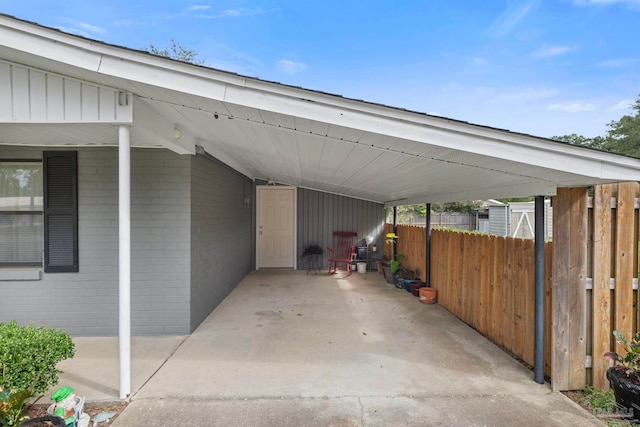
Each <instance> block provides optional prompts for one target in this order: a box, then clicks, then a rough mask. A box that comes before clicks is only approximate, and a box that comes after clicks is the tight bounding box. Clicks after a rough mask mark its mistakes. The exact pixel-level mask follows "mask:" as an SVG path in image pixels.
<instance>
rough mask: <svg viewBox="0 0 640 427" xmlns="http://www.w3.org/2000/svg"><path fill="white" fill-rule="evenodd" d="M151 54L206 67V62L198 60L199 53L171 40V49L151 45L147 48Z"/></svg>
mask: <svg viewBox="0 0 640 427" xmlns="http://www.w3.org/2000/svg"><path fill="white" fill-rule="evenodd" d="M144 50H146V51H147V52H149V53H152V54H154V55H158V56H165V57H167V58H171V59H175V60H178V61H182V62H191V63H192V64H196V65H204V60H203V59H200V58H198V54H199V53H198V51H197V50H194V49H188V48H186V47H185V46H183V45H182V44H181V43H179V42H177V41H175V40H174V39H171V45H170V46H169V47H165V48H164V49H160V48H157V47H156V46H154V45H152V44H150V45H149V47H147V48H145V49H144Z"/></svg>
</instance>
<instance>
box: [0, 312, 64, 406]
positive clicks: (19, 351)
mask: <svg viewBox="0 0 640 427" xmlns="http://www.w3.org/2000/svg"><path fill="white" fill-rule="evenodd" d="M74 354H75V346H74V344H73V341H72V340H71V338H70V337H69V335H68V334H67V333H66V332H64V331H61V330H58V329H51V328H45V327H43V326H40V327H37V328H36V327H34V326H33V325H28V326H18V324H17V323H16V322H15V321H11V322H9V323H0V386H2V388H4V389H5V390H12V391H17V390H31V391H32V393H33V394H36V393H44V392H45V391H47V390H48V389H49V388H51V387H53V386H55V385H56V384H57V383H58V381H59V377H58V374H60V373H61V371H60V370H58V369H57V368H56V365H57V364H58V362H60V361H62V360H64V359H68V358H71V357H73V356H74Z"/></svg>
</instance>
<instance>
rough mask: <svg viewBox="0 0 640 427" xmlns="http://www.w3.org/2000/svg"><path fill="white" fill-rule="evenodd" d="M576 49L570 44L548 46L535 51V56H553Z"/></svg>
mask: <svg viewBox="0 0 640 427" xmlns="http://www.w3.org/2000/svg"><path fill="white" fill-rule="evenodd" d="M572 50H574V49H573V48H571V47H569V46H546V47H543V48H540V49H538V50H536V51H535V52H533V56H535V57H537V58H552V57H554V56H560V55H564V54H566V53H569V52H571V51H572Z"/></svg>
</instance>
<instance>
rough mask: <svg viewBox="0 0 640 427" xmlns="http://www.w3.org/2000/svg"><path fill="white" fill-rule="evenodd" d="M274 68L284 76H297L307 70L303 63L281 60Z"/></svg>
mask: <svg viewBox="0 0 640 427" xmlns="http://www.w3.org/2000/svg"><path fill="white" fill-rule="evenodd" d="M276 68H277V69H278V70H280V71H282V72H284V73H286V74H297V73H299V72H301V71H303V70H304V69H305V68H307V65H306V64H305V63H303V62H296V61H292V60H290V59H281V60H279V61H278V62H276Z"/></svg>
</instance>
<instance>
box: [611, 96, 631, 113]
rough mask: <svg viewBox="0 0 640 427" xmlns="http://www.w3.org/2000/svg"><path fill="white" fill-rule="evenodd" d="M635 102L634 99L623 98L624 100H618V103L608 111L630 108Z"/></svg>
mask: <svg viewBox="0 0 640 427" xmlns="http://www.w3.org/2000/svg"><path fill="white" fill-rule="evenodd" d="M633 103H634V102H633V100H632V99H623V100H622V101H620V102H618V103H617V104H616V105H613V106H611V107H609V108H608V109H607V111H621V110H628V109H630V108H631V107H632V106H633Z"/></svg>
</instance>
